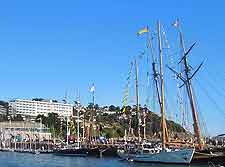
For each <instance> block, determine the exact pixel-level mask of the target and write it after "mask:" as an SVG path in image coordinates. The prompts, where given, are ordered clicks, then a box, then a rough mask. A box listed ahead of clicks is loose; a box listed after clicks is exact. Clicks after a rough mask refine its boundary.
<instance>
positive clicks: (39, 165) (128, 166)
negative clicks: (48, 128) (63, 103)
mask: <svg viewBox="0 0 225 167" xmlns="http://www.w3.org/2000/svg"><path fill="white" fill-rule="evenodd" d="M197 166H200V165H197ZM197 166H196V165H195V166H193V165H191V167H197ZM207 166H208V165H205V166H202V165H201V167H207ZM0 167H185V166H184V165H160V164H139V163H132V162H126V161H120V160H119V159H117V158H102V159H99V158H90V157H86V158H82V157H63V156H54V155H51V154H49V155H48V154H41V155H33V154H26V153H14V152H0Z"/></svg>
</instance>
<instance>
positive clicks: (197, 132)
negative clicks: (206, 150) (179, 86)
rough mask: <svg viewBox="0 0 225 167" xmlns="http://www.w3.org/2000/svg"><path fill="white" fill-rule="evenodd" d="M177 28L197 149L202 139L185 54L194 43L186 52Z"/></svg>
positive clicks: (200, 146)
mask: <svg viewBox="0 0 225 167" xmlns="http://www.w3.org/2000/svg"><path fill="white" fill-rule="evenodd" d="M178 28H179V27H178ZM178 30H179V36H180V45H181V48H182V55H183V58H182V60H183V64H184V68H185V70H184V71H185V79H186V81H185V86H186V90H187V94H188V97H189V102H190V105H191V111H192V118H193V122H194V124H193V126H194V133H195V137H196V138H197V142H198V145H199V149H203V144H202V141H201V132H200V126H199V121H198V114H197V110H196V103H195V99H194V96H193V88H192V84H191V78H192V77H193V75H192V76H190V67H189V65H188V61H187V54H188V52H189V51H190V49H192V47H193V46H194V45H192V47H191V48H190V49H189V51H188V52H186V50H185V45H184V39H183V35H182V32H181V30H180V28H179V29H178ZM200 67H201V65H200V66H199V68H200ZM199 68H198V69H199ZM198 69H197V70H198ZM197 70H196V72H197ZM196 72H195V73H196ZM195 73H194V74H195Z"/></svg>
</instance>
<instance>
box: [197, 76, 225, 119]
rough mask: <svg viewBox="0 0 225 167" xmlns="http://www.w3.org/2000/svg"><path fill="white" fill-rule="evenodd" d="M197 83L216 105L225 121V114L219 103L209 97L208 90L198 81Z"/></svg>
mask: <svg viewBox="0 0 225 167" xmlns="http://www.w3.org/2000/svg"><path fill="white" fill-rule="evenodd" d="M196 83H197V84H198V85H199V87H200V88H201V90H202V91H203V92H204V93H205V95H206V96H207V97H208V98H209V100H210V101H211V102H212V103H213V104H214V105H215V107H216V108H217V110H218V111H219V112H220V113H221V114H222V115H223V118H224V119H225V112H224V111H223V110H222V109H221V108H220V106H219V105H218V103H217V102H216V101H215V100H214V99H213V98H212V97H211V96H210V95H209V92H208V91H207V89H205V88H204V87H203V86H202V85H201V83H200V82H199V81H197V80H196Z"/></svg>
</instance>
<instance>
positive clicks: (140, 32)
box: [137, 27, 149, 35]
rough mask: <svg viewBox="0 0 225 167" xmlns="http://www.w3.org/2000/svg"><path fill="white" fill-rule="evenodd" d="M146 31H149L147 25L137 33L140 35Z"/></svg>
mask: <svg viewBox="0 0 225 167" xmlns="http://www.w3.org/2000/svg"><path fill="white" fill-rule="evenodd" d="M147 32H149V30H148V27H145V28H143V29H141V30H139V31H138V32H137V35H141V34H144V33H147Z"/></svg>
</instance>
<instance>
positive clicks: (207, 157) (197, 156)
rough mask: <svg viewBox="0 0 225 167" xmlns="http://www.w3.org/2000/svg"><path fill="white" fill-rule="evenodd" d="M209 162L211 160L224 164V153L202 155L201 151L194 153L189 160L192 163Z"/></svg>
mask: <svg viewBox="0 0 225 167" xmlns="http://www.w3.org/2000/svg"><path fill="white" fill-rule="evenodd" d="M209 162H213V163H215V164H217V163H218V164H225V155H224V154H223V155H210V154H208V155H207V154H205V155H204V154H201V153H200V154H199V153H195V154H194V156H193V158H192V161H191V163H194V164H196V163H197V164H208V163H209Z"/></svg>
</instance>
